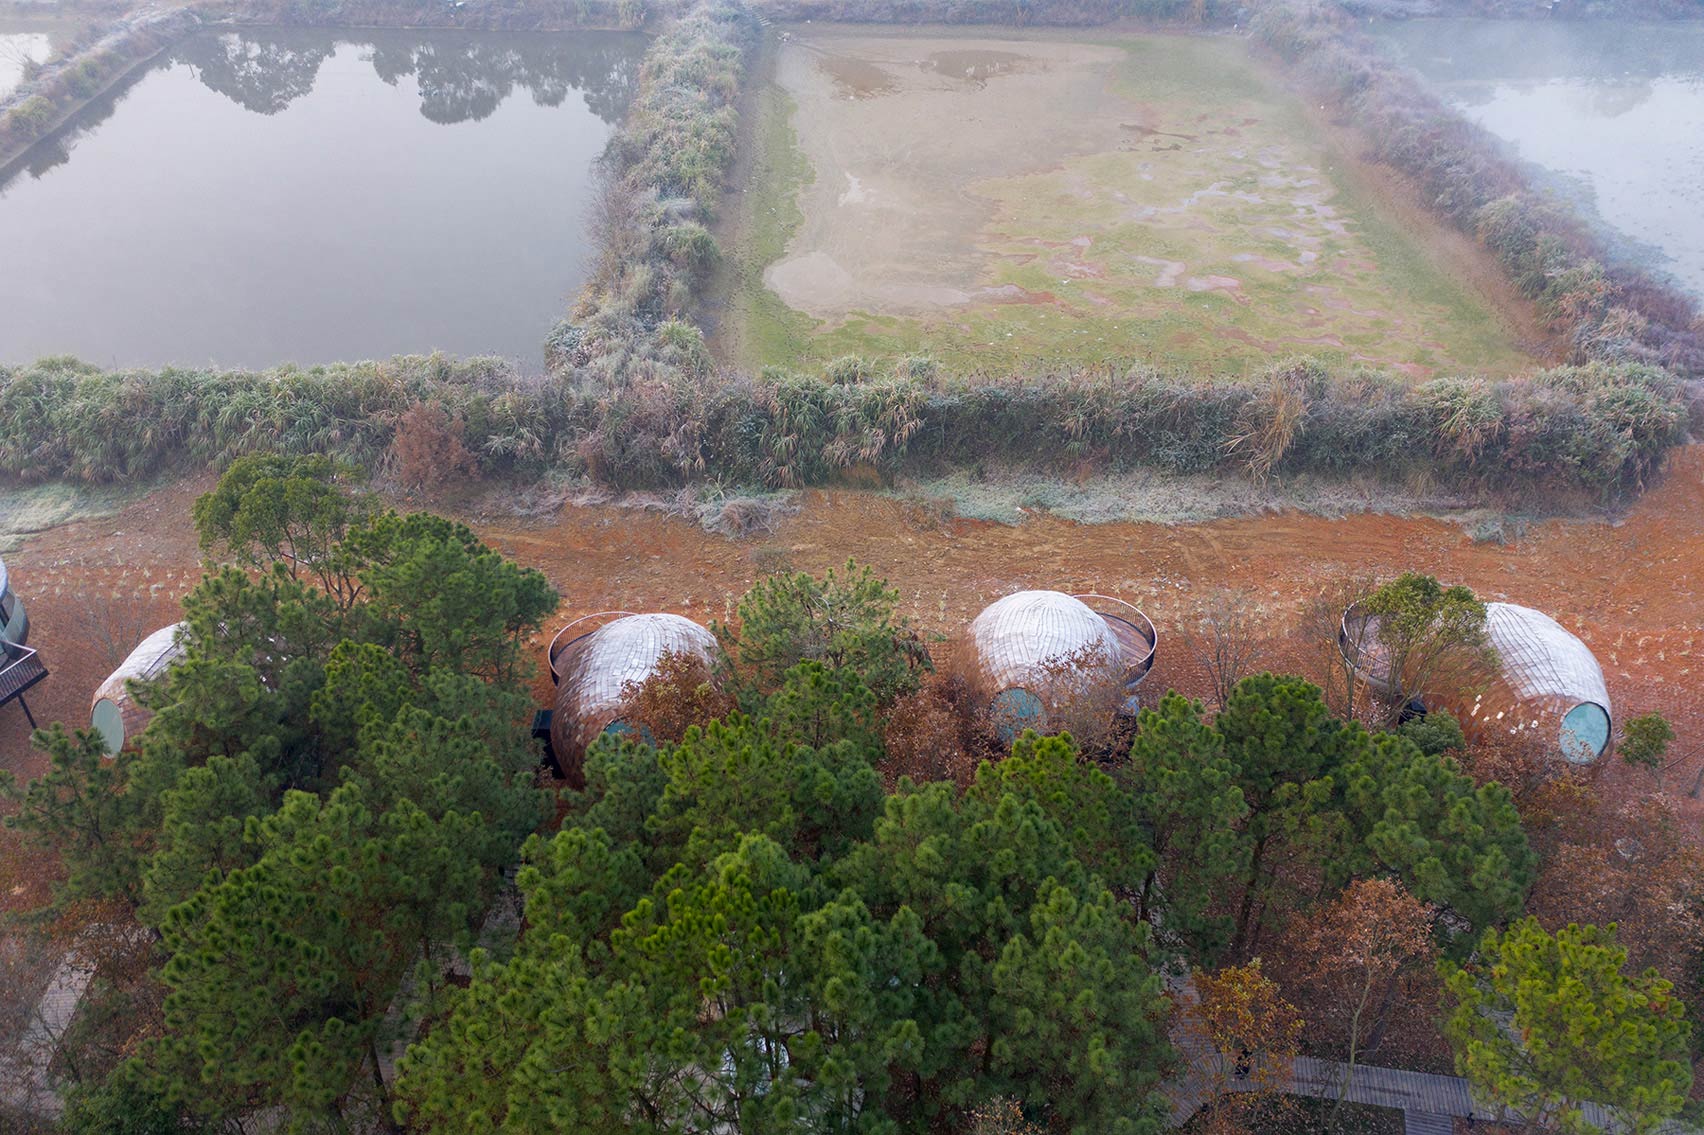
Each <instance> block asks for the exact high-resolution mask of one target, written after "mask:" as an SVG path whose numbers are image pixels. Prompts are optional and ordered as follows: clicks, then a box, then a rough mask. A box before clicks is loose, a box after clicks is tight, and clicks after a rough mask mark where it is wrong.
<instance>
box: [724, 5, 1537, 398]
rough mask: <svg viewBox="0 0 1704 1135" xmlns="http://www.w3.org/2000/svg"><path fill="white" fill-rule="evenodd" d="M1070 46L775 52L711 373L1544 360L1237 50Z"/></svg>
mask: <svg viewBox="0 0 1704 1135" xmlns="http://www.w3.org/2000/svg"><path fill="white" fill-rule="evenodd" d="M1077 35H1078V37H1079V38H1075V39H1068V38H1064V37H1063V36H1062V35H1061V34H1060V33H1050V32H1021V33H1020V32H1012V31H1010V30H1006V31H999V32H995V31H983V32H981V33H978V34H970V35H967V34H966V33H965V32H964V31H962V30H958V31H952V32H948V31H916V32H911V31H908V32H906V33H903V34H895V33H891V32H871V31H869V30H868V29H853V28H837V27H821V26H816V25H813V26H809V27H805V26H799V27H794V28H791V29H789V30H787V31H784V32H782V33H781V37H780V41H779V42H778V43H777V44H775V45H773V46H772V48H771V49H770V50H769V51H766V53H765V55H764V56H763V58H762V60H761V62H760V66H759V68H758V74H757V76H756V77H755V80H754V83H753V88H754V90H753V93H752V94H751V96H750V97H749V98H748V100H747V105H746V107H745V109H746V116H745V117H746V120H747V123H748V125H747V127H746V134H745V139H746V140H745V143H744V149H745V150H746V151H747V153H746V155H745V158H744V160H742V162H741V163H740V167H741V168H740V170H736V174H739V173H741V172H742V171H743V172H744V174H745V176H744V177H738V176H736V179H735V184H736V186H737V187H738V192H737V194H736V200H735V202H734V203H733V204H732V205H731V207H730V210H729V211H730V212H731V213H732V214H735V216H734V217H733V219H731V220H730V221H729V223H728V229H727V231H726V232H725V233H724V242H725V243H727V244H728V245H729V247H730V248H731V249H732V250H733V256H734V258H735V259H736V260H738V261H739V262H740V266H739V269H738V276H739V281H738V284H737V286H736V287H734V288H733V289H732V291H733V294H732V295H731V296H730V297H729V308H730V311H729V316H728V322H727V325H726V326H725V327H724V328H723V332H724V334H723V337H722V339H721V340H720V345H721V347H722V350H723V353H724V354H727V355H730V356H732V357H733V358H734V359H735V360H736V361H738V362H741V363H745V364H749V365H764V364H769V363H785V362H791V361H794V360H798V359H806V360H811V359H814V360H817V361H822V360H826V359H830V358H833V357H836V356H838V355H843V354H859V355H864V356H893V355H904V354H928V355H930V356H932V357H935V358H936V359H938V360H939V361H941V362H942V363H944V364H945V365H947V366H949V367H951V368H954V369H967V368H983V369H987V368H996V369H998V368H1002V367H1006V368H1009V367H1013V366H1021V365H1025V364H1033V363H1035V362H1036V361H1037V360H1050V361H1052V362H1053V363H1055V364H1057V363H1059V362H1080V363H1086V362H1099V361H1102V360H1107V359H1121V360H1130V359H1140V360H1142V361H1145V362H1150V363H1153V364H1157V365H1165V366H1176V367H1187V368H1189V369H1192V370H1194V371H1197V372H1219V373H1229V374H1239V373H1243V372H1246V371H1249V370H1251V369H1254V368H1257V367H1258V366H1259V365H1261V364H1263V363H1264V362H1265V361H1267V360H1269V359H1270V358H1272V357H1274V356H1275V355H1277V356H1281V355H1284V354H1311V355H1319V356H1322V357H1325V358H1328V359H1333V360H1335V361H1337V362H1340V363H1344V364H1349V363H1366V364H1375V365H1380V366H1385V367H1389V368H1392V369H1395V370H1397V371H1399V372H1402V373H1406V374H1409V375H1411V376H1414V377H1417V378H1418V377H1426V376H1430V375H1432V374H1435V373H1438V372H1440V371H1447V370H1476V371H1487V372H1494V373H1495V372H1510V371H1515V370H1523V369H1527V368H1529V367H1531V366H1533V365H1534V364H1535V362H1536V361H1538V360H1537V359H1535V356H1534V355H1532V354H1529V353H1527V352H1526V351H1524V350H1523V349H1521V346H1520V344H1528V345H1533V344H1542V340H1543V335H1542V332H1541V331H1539V330H1537V328H1536V325H1535V323H1534V321H1533V318H1532V313H1531V311H1530V304H1526V303H1525V301H1520V300H1518V298H1516V297H1512V296H1510V295H1508V294H1507V290H1506V289H1501V288H1497V287H1493V286H1488V285H1487V283H1486V281H1487V279H1488V277H1487V275H1486V273H1484V272H1480V271H1477V270H1476V269H1477V267H1479V265H1476V264H1472V263H1467V262H1468V261H1472V260H1474V258H1475V257H1478V258H1480V259H1483V256H1484V254H1483V252H1482V251H1480V250H1477V249H1473V248H1471V247H1470V246H1467V245H1464V244H1463V243H1462V242H1461V241H1460V240H1457V239H1453V237H1454V236H1455V235H1457V234H1449V233H1445V232H1443V231H1442V230H1441V226H1440V225H1439V224H1438V223H1437V222H1436V221H1432V220H1429V219H1428V218H1426V217H1424V216H1423V215H1420V214H1418V213H1416V212H1415V211H1413V210H1404V209H1402V208H1401V207H1400V201H1398V200H1396V199H1395V198H1397V197H1399V196H1400V194H1393V193H1391V192H1389V190H1390V189H1391V187H1390V186H1388V185H1385V184H1384V183H1383V182H1382V181H1381V180H1380V179H1379V178H1378V177H1377V176H1375V175H1374V174H1373V173H1372V172H1371V171H1370V170H1368V169H1367V168H1366V167H1365V165H1364V163H1362V162H1360V161H1359V160H1357V159H1356V158H1355V156H1354V152H1355V148H1356V145H1357V140H1356V139H1354V138H1352V137H1350V136H1349V135H1347V134H1345V133H1344V132H1342V131H1338V130H1334V129H1329V128H1324V127H1325V126H1327V125H1328V124H1321V123H1319V122H1317V121H1315V118H1316V116H1314V115H1312V114H1310V113H1309V111H1308V110H1307V109H1306V108H1304V107H1303V106H1302V105H1301V102H1300V100H1299V99H1298V98H1297V97H1296V96H1295V95H1294V94H1292V93H1291V92H1289V91H1287V90H1285V89H1284V87H1283V84H1282V81H1281V79H1280V78H1279V77H1278V76H1277V75H1276V74H1275V73H1273V72H1270V71H1269V70H1268V69H1267V68H1266V67H1264V66H1263V65H1261V64H1260V63H1259V62H1258V61H1257V60H1256V59H1254V58H1253V57H1252V56H1251V54H1250V52H1249V49H1248V46H1247V45H1246V44H1245V43H1244V42H1242V41H1240V40H1238V39H1234V38H1230V37H1207V36H1179V35H1134V34H1122V35H1121V34H1116V33H1097V34H1096V35H1095V36H1094V37H1092V38H1084V37H1081V33H1077ZM729 238H731V239H729ZM1537 349H1538V350H1539V354H1540V356H1542V355H1543V353H1544V349H1545V348H1543V347H1542V346H1539V347H1538V348H1537Z"/></svg>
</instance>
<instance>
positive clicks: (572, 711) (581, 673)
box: [550, 611, 716, 787]
mask: <svg viewBox="0 0 1704 1135" xmlns="http://www.w3.org/2000/svg"><path fill="white" fill-rule="evenodd" d="M715 652H716V638H715V636H714V635H712V634H711V633H710V632H709V631H707V630H705V629H704V628H703V627H702V626H700V625H698V624H697V623H695V622H693V621H692V620H691V619H688V618H684V617H682V616H680V615H665V614H649V615H635V614H631V613H629V612H626V611H606V612H603V613H602V614H598V615H588V616H586V617H585V618H583V619H577V620H575V621H574V622H572V623H569V624H568V625H567V626H565V627H563V628H562V629H561V630H560V631H558V632H557V634H556V637H555V638H554V639H553V640H552V641H551V643H550V677H551V680H552V681H553V682H555V683H556V705H555V708H554V710H553V712H552V713H551V717H550V747H551V751H552V752H554V753H555V755H556V761H557V764H558V765H559V766H560V767H561V769H562V773H563V776H565V777H566V778H567V779H568V781H569V782H570V783H571V784H573V785H574V786H575V787H579V786H581V785H582V784H584V783H585V777H584V775H583V774H582V772H581V762H582V761H583V760H584V759H585V755H586V749H587V748H588V747H589V746H590V745H591V743H592V742H593V741H594V740H595V739H596V738H597V736H598V734H600V733H624V732H628V731H629V726H628V725H627V723H626V722H624V721H622V720H621V718H620V713H621V701H622V691H623V690H624V689H625V688H626V687H627V686H628V685H629V684H630V683H640V682H643V681H644V680H645V679H646V678H649V677H650V676H651V675H652V674H654V673H656V669H657V664H658V663H659V662H661V661H662V659H663V656H664V655H666V654H687V655H692V656H695V657H697V658H700V659H702V660H703V661H704V663H705V664H706V665H709V664H710V663H711V662H712V660H713V659H714V658H715Z"/></svg>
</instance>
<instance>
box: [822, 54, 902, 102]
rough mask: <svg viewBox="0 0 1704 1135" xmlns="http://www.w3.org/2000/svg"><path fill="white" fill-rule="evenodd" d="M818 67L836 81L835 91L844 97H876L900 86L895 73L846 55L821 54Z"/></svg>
mask: <svg viewBox="0 0 1704 1135" xmlns="http://www.w3.org/2000/svg"><path fill="white" fill-rule="evenodd" d="M817 69H818V70H819V71H821V72H822V73H823V74H825V75H827V76H828V77H829V78H830V79H832V80H833V81H834V89H835V93H836V94H838V95H839V96H840V97H842V98H849V99H870V98H875V97H876V96H877V95H885V94H887V93H888V92H889V91H891V90H893V89H894V88H895V87H896V86H898V82H897V80H895V78H894V77H893V75H891V74H889V73H888V72H887V71H884V70H883V69H882V68H881V67H879V66H877V65H876V64H874V63H871V62H869V61H868V60H864V59H854V58H852V57H850V56H846V55H822V56H819V57H818V58H817Z"/></svg>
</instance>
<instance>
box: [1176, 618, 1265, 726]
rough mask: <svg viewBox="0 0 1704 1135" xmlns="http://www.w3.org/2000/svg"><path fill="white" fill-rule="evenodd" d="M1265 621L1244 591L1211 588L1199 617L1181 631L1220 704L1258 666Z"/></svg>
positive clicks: (1262, 650)
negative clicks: (1193, 623)
mask: <svg viewBox="0 0 1704 1135" xmlns="http://www.w3.org/2000/svg"><path fill="white" fill-rule="evenodd" d="M1264 632H1265V622H1264V620H1263V619H1262V618H1261V616H1260V613H1259V611H1258V610H1257V608H1256V605H1255V603H1254V598H1253V596H1251V595H1250V594H1249V593H1248V592H1246V591H1238V590H1226V591H1219V592H1215V593H1214V595H1213V596H1212V598H1211V599H1209V600H1208V601H1207V604H1206V606H1205V608H1204V609H1203V611H1202V613H1201V618H1200V621H1199V622H1198V623H1197V624H1196V625H1195V626H1193V627H1189V626H1186V627H1185V628H1184V629H1183V632H1182V639H1183V647H1184V649H1185V650H1186V651H1187V652H1188V653H1189V655H1190V656H1191V657H1193V658H1194V659H1195V661H1196V662H1198V663H1200V665H1201V668H1202V669H1203V670H1205V671H1206V672H1207V678H1208V680H1209V681H1210V682H1211V683H1212V686H1213V699H1214V701H1215V702H1216V703H1217V704H1219V705H1224V704H1225V702H1226V701H1227V700H1229V698H1230V696H1231V689H1232V687H1234V686H1235V685H1236V684H1237V683H1238V682H1240V681H1241V680H1242V679H1244V678H1246V677H1247V676H1248V675H1250V674H1253V673H1255V672H1256V671H1257V670H1259V669H1260V660H1261V658H1262V657H1263V656H1264V655H1265V654H1266V653H1267V642H1266V638H1265V634H1264Z"/></svg>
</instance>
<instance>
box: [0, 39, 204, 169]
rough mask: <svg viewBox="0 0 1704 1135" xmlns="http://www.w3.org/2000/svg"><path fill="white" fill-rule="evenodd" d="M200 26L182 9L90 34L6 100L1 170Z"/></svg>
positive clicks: (2, 103) (0, 103) (0, 119)
mask: <svg viewBox="0 0 1704 1135" xmlns="http://www.w3.org/2000/svg"><path fill="white" fill-rule="evenodd" d="M200 26H201V20H200V19H199V18H198V17H197V16H196V15H195V14H194V13H193V12H190V11H188V10H187V9H183V8H177V9H172V10H170V11H166V12H156V13H152V14H148V15H144V16H139V17H136V18H133V19H126V20H123V21H120V22H119V23H117V24H116V25H113V26H112V27H110V28H106V29H96V30H93V31H91V32H88V33H85V34H84V35H83V37H82V38H81V40H80V41H79V47H78V49H76V50H74V51H72V52H71V53H69V54H67V55H66V56H64V57H63V58H60V59H56V60H53V61H51V62H49V63H48V64H46V65H45V66H43V67H42V68H41V69H40V70H39V71H38V72H36V74H35V75H34V76H33V77H31V78H29V79H27V80H26V81H25V82H24V83H23V85H21V86H20V87H18V89H17V90H15V91H13V92H11V94H9V95H8V96H6V97H5V98H4V99H0V170H3V169H5V167H6V166H7V165H8V164H10V162H11V161H12V160H13V159H14V158H16V157H17V156H18V155H19V154H21V153H22V152H23V151H24V150H26V149H28V148H29V147H30V146H31V145H33V144H34V143H35V141H36V139H38V138H40V137H41V136H42V135H43V134H46V133H48V132H49V131H50V130H52V129H53V128H54V127H56V126H58V125H59V124H60V123H61V122H63V121H65V119H66V118H67V117H69V116H70V115H71V113H72V112H73V111H75V110H77V109H78V108H79V107H81V106H82V105H83V104H84V103H86V102H88V101H89V100H90V99H92V98H94V97H95V95H97V94H99V93H100V92H101V91H103V90H105V89H106V88H107V87H108V86H109V85H110V84H111V83H112V82H113V81H114V80H115V79H117V78H118V77H119V76H120V75H122V74H123V73H124V72H125V71H126V70H128V69H129V68H131V67H133V66H134V65H136V64H137V63H139V62H141V61H142V60H144V59H147V58H149V57H150V56H153V55H156V54H158V53H159V52H160V51H162V50H164V49H165V48H167V47H169V46H171V45H172V44H173V43H176V42H177V41H178V40H180V39H182V38H183V37H184V36H186V35H188V34H190V33H191V32H192V31H194V30H195V29H196V28H198V27H200Z"/></svg>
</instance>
